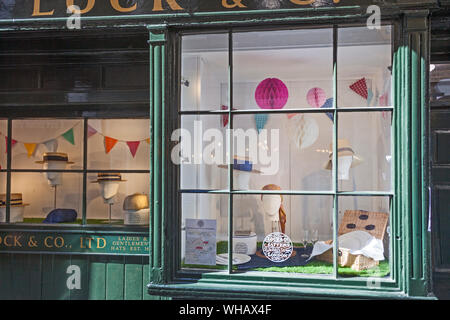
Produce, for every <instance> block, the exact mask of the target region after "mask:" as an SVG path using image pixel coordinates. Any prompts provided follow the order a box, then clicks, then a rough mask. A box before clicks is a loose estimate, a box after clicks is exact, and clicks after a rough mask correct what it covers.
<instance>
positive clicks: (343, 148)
mask: <svg viewBox="0 0 450 320" xmlns="http://www.w3.org/2000/svg"><path fill="white" fill-rule="evenodd" d="M330 150H333V144H332V143H330ZM342 156H353V160H352V164H351V166H350V167H351V168H353V167H356V166H357V165H359V164H361V163H362V162H363V159H362V158H361V157H360V156H358V155H357V154H356V153H355V152H354V151H353V149H352V146H351V145H350V142H349V141H348V140H347V139H339V140H338V157H342ZM332 166H333V152H330V156H329V159H328V161H327V162H326V163H325V166H324V168H325V169H327V170H331V168H332Z"/></svg>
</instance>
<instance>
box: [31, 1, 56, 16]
mask: <svg viewBox="0 0 450 320" xmlns="http://www.w3.org/2000/svg"><path fill="white" fill-rule="evenodd" d="M54 12H55V10H54V9H53V10H52V11H47V12H41V0H34V7H33V14H32V16H34V17H35V16H52V15H53V13H54Z"/></svg>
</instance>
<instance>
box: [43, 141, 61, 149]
mask: <svg viewBox="0 0 450 320" xmlns="http://www.w3.org/2000/svg"><path fill="white" fill-rule="evenodd" d="M44 146H45V147H46V148H47V151H48V152H56V151H57V150H58V140H56V139H52V140H48V141H46V142H44Z"/></svg>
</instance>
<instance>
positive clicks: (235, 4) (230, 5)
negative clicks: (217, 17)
mask: <svg viewBox="0 0 450 320" xmlns="http://www.w3.org/2000/svg"><path fill="white" fill-rule="evenodd" d="M222 6H223V7H224V8H227V9H231V8H234V7H239V8H247V6H246V5H244V4H242V0H233V3H228V0H222Z"/></svg>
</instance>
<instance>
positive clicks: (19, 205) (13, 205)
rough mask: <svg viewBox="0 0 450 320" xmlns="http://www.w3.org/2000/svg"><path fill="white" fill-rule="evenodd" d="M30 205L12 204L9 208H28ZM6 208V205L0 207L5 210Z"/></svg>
mask: <svg viewBox="0 0 450 320" xmlns="http://www.w3.org/2000/svg"><path fill="white" fill-rule="evenodd" d="M29 205H30V204H29V203H23V204H12V205H10V207H26V206H29ZM5 207H6V205H1V206H0V208H5Z"/></svg>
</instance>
